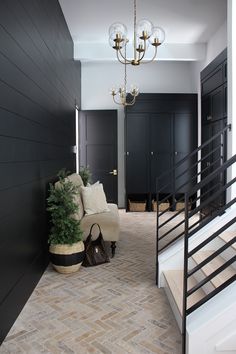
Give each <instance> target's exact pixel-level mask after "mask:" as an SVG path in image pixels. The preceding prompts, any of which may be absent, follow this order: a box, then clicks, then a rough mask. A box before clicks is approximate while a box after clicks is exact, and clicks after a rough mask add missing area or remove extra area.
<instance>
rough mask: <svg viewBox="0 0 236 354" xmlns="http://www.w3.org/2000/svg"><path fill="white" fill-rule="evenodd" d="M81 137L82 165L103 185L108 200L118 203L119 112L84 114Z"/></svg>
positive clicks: (93, 178)
mask: <svg viewBox="0 0 236 354" xmlns="http://www.w3.org/2000/svg"><path fill="white" fill-rule="evenodd" d="M79 134H80V164H81V166H89V168H90V170H91V173H92V180H93V182H96V181H100V182H101V183H103V187H104V191H105V194H106V197H107V201H108V202H112V203H117V111H116V110H94V111H81V112H80V132H79Z"/></svg>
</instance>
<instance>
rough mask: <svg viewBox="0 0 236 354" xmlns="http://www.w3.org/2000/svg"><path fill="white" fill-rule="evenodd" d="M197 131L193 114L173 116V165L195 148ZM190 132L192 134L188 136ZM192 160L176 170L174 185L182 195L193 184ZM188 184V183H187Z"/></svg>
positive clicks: (193, 169)
mask: <svg viewBox="0 0 236 354" xmlns="http://www.w3.org/2000/svg"><path fill="white" fill-rule="evenodd" d="M196 129H197V124H196V119H194V116H193V114H175V118H174V152H173V155H174V164H177V163H178V162H179V161H181V160H182V159H184V158H185V157H186V156H187V155H188V154H189V152H191V151H193V150H194V149H195V147H196V144H197V141H196V134H194V132H195V131H196ZM190 132H192V134H190ZM193 163H194V160H193V159H192V160H191V159H189V158H188V159H187V160H186V162H184V163H182V164H181V166H180V167H177V168H176V171H175V173H176V185H175V189H177V192H178V193H184V192H186V191H187V190H189V188H191V186H192V185H193V184H194V180H192V181H191V178H193V177H194V174H195V173H196V169H195V168H191V167H192V165H193ZM187 182H188V183H187Z"/></svg>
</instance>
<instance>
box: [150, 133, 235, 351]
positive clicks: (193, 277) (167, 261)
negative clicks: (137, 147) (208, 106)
mask: <svg viewBox="0 0 236 354" xmlns="http://www.w3.org/2000/svg"><path fill="white" fill-rule="evenodd" d="M229 130H230V126H227V127H225V128H224V129H223V130H222V131H221V132H220V133H218V134H216V135H215V136H214V137H212V138H211V139H209V140H208V141H207V142H205V143H204V144H202V145H201V146H200V147H199V148H198V149H196V150H195V151H194V152H193V153H191V154H190V155H188V156H186V158H185V159H184V160H182V161H180V162H179V164H178V166H176V167H178V168H179V167H181V165H182V166H183V165H184V164H185V163H186V161H187V160H188V159H191V160H192V161H193V164H192V169H193V171H194V172H195V173H193V177H192V179H191V180H188V181H185V183H184V184H182V185H181V186H178V188H175V186H176V185H178V183H176V184H175V186H173V190H172V193H169V194H168V196H165V197H164V198H163V199H162V200H161V201H160V199H159V197H160V195H162V188H163V189H165V190H166V186H164V187H162V188H158V189H157V190H158V193H157V201H159V203H157V204H160V203H161V202H163V201H166V200H167V199H168V200H172V203H171V205H170V206H169V207H168V208H166V210H164V211H162V212H159V211H158V209H157V278H156V279H157V285H158V286H160V287H164V289H165V292H166V295H167V297H168V299H169V302H170V305H171V308H172V310H173V313H174V315H175V318H176V321H177V323H178V325H179V328H180V331H181V333H182V336H183V353H184V354H185V353H186V354H187V353H188V354H195V353H196V354H197V353H201V354H213V353H218V354H219V353H222V354H223V353H228V354H230V353H236V282H235V280H236V198H233V199H231V200H230V201H227V202H226V198H225V195H226V192H227V191H229V190H230V188H231V186H232V185H233V184H234V183H235V182H236V177H234V178H231V179H229V178H228V180H227V182H226V178H224V177H225V176H226V175H229V174H228V173H227V172H228V171H229V170H230V168H231V167H232V165H233V164H234V163H236V155H235V156H233V157H231V158H230V159H228V160H227V159H226V157H225V156H226V154H225V153H224V148H225V147H224V144H223V142H224V141H225V140H226V139H225V134H227V133H228V131H229ZM219 136H221V137H222V139H221V142H222V144H220V146H219V151H220V154H218V159H217V160H216V161H214V168H212V166H207V167H208V168H210V169H211V170H210V171H209V173H206V169H204V171H203V170H202V169H201V167H202V165H203V164H202V160H203V159H202V158H201V151H202V149H203V148H204V147H206V146H207V144H208V143H210V142H211V141H212V140H213V139H216V138H217V139H218V138H219ZM212 153H214V154H215V152H212ZM204 158H205V157H204ZM178 170H182V172H181V174H178V175H177V176H175V178H176V180H177V179H178V178H179V176H183V174H184V172H185V171H186V169H183V168H182V169H180V168H179V169H178ZM199 171H200V172H199ZM168 173H172V171H168ZM161 178H164V175H163V176H161ZM197 180H198V181H197ZM215 182H219V184H215ZM160 185H162V183H161V182H160V178H159V179H158V181H157V186H159V187H160ZM183 190H184V193H183ZM179 191H182V195H184V196H182V200H181V202H182V203H184V204H182V205H183V207H182V209H181V210H179V211H177V212H176V211H172V212H171V213H170V210H174V208H175V205H176V195H178V193H179ZM212 191H213V193H212ZM208 205H211V208H210V210H211V212H210V213H208V214H206V213H202V211H203V210H204V211H205V210H206V209H207V208H206V207H208ZM208 210H209V209H208Z"/></svg>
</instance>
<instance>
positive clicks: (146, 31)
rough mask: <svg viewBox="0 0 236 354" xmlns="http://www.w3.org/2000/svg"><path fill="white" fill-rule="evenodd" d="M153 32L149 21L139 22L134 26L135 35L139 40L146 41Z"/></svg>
mask: <svg viewBox="0 0 236 354" xmlns="http://www.w3.org/2000/svg"><path fill="white" fill-rule="evenodd" d="M152 31H153V24H152V22H150V21H149V20H140V21H138V23H137V25H136V35H137V36H138V37H139V38H141V39H148V38H149V37H150V36H151V34H152Z"/></svg>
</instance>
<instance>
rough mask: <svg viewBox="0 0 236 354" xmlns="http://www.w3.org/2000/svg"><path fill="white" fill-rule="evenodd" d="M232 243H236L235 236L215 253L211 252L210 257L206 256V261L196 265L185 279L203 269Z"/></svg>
mask: <svg viewBox="0 0 236 354" xmlns="http://www.w3.org/2000/svg"><path fill="white" fill-rule="evenodd" d="M234 242H236V236H235V237H234V238H232V239H231V240H230V241H228V242H227V243H226V244H224V246H221V247H220V248H218V249H217V250H216V251H215V252H213V253H212V254H211V255H210V256H208V257H207V258H206V259H204V260H203V261H202V262H201V263H199V264H197V265H196V266H195V267H194V268H192V269H191V270H190V271H189V272H188V273H187V277H188V278H189V277H191V275H193V274H194V273H196V272H197V271H198V270H200V269H201V268H202V267H204V266H205V265H206V264H208V263H209V262H211V261H212V260H213V259H214V258H216V257H217V256H219V255H220V254H221V253H222V252H224V251H225V250H227V248H229V247H230V246H231V245H232V244H233V243H234Z"/></svg>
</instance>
